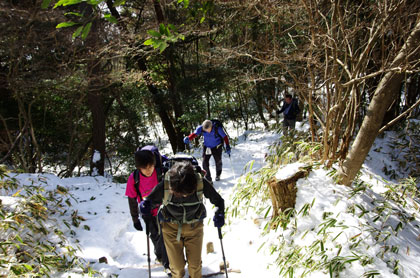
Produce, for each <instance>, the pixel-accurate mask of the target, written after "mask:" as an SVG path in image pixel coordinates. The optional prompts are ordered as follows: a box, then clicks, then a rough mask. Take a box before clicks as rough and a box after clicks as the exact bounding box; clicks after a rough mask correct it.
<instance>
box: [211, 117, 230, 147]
mask: <svg viewBox="0 0 420 278" xmlns="http://www.w3.org/2000/svg"><path fill="white" fill-rule="evenodd" d="M210 121H211V124H212V126H213V128H214V133H215V134H216V136H219V137H220V138H221V139H222V142H223V138H222V136H221V135H220V134H219V127H221V128H222V129H223V131H224V132H225V134H226V136H227V137H228V138H229V135H228V133H227V131H226V129H225V127H224V126H223V123H222V122H221V121H220V120H217V119H212V120H210Z"/></svg>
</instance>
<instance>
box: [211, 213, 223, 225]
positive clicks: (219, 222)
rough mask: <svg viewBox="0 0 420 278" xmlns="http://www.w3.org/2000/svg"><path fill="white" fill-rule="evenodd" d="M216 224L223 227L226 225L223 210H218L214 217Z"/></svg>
mask: <svg viewBox="0 0 420 278" xmlns="http://www.w3.org/2000/svg"><path fill="white" fill-rule="evenodd" d="M213 222H214V226H215V227H217V228H221V227H222V226H223V225H225V214H224V213H222V212H216V213H215V214H214V217H213Z"/></svg>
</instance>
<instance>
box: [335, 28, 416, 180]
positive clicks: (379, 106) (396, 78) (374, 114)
mask: <svg viewBox="0 0 420 278" xmlns="http://www.w3.org/2000/svg"><path fill="white" fill-rule="evenodd" d="M419 45H420V21H418V22H417V24H416V26H415V27H414V29H413V31H412V32H411V34H410V36H409V37H408V39H407V41H406V42H405V44H404V46H403V47H402V49H401V50H400V52H399V53H398V55H397V56H396V57H395V59H394V61H393V62H392V65H391V71H390V72H388V73H386V74H385V75H384V77H383V78H382V79H381V81H380V83H379V85H378V87H377V89H376V90H375V93H374V95H373V98H372V101H371V103H370V105H369V108H368V111H367V115H366V116H365V118H364V120H363V123H362V126H361V127H360V130H359V132H358V134H357V136H356V139H355V141H354V143H353V145H352V148H351V151H350V152H349V154H348V155H347V157H346V159H345V160H344V162H343V164H342V165H341V167H340V169H339V171H338V181H339V182H340V183H341V184H344V185H350V184H351V183H352V182H353V180H354V178H355V177H356V174H357V172H358V171H359V170H360V168H361V167H362V164H363V162H364V161H365V158H366V156H367V154H368V152H369V150H370V148H371V147H372V144H373V142H374V141H375V138H376V136H377V135H378V132H379V129H380V128H381V124H382V121H383V118H384V115H385V113H386V111H387V109H388V108H389V107H390V105H391V104H392V102H393V101H394V100H395V96H396V95H397V94H399V89H400V86H401V82H402V81H403V79H404V71H403V68H404V67H405V66H406V64H405V63H406V62H407V63H410V62H412V61H414V60H416V59H418V58H419V56H420V49H419ZM395 68H398V69H400V70H398V71H396V70H395Z"/></svg>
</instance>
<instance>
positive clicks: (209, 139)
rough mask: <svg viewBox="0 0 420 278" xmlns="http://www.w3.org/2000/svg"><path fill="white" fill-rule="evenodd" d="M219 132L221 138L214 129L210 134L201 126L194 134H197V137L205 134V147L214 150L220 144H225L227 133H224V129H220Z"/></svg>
mask: <svg viewBox="0 0 420 278" xmlns="http://www.w3.org/2000/svg"><path fill="white" fill-rule="evenodd" d="M217 131H218V133H219V136H218V135H217V134H216V132H215V130H214V128H212V129H211V131H210V132H205V131H204V130H203V126H201V125H200V126H198V127H197V129H196V130H195V131H194V132H193V134H195V135H196V136H199V135H201V134H203V137H204V146H205V147H207V148H214V147H217V146H218V145H220V144H223V139H224V138H225V137H226V133H225V132H224V131H223V128H221V127H218V129H217ZM194 137H195V136H194ZM190 139H191V138H190Z"/></svg>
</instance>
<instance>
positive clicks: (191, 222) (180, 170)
mask: <svg viewBox="0 0 420 278" xmlns="http://www.w3.org/2000/svg"><path fill="white" fill-rule="evenodd" d="M203 196H204V197H206V198H208V199H210V202H211V203H212V204H214V205H215V206H216V207H217V210H216V212H215V215H214V217H213V221H214V225H215V226H216V227H219V228H220V227H222V226H223V225H224V223H225V216H224V209H225V206H224V200H223V198H222V197H221V196H220V195H219V193H217V191H216V190H215V189H214V187H213V186H212V185H211V183H210V182H209V181H207V180H206V179H203V178H202V176H201V174H200V173H199V172H197V171H195V170H194V167H193V165H192V164H191V163H190V162H188V161H181V162H176V163H175V164H174V165H173V166H172V167H171V169H170V170H169V171H168V172H167V173H166V174H165V178H164V181H161V182H160V183H159V184H158V185H157V186H156V187H155V188H154V189H153V191H152V192H151V193H150V194H149V196H147V197H146V198H145V199H144V200H143V201H142V202H141V203H140V211H141V213H142V214H145V215H147V214H149V213H150V211H151V209H152V208H153V207H155V206H156V205H157V204H160V203H162V206H161V208H160V210H159V214H158V216H159V220H160V221H161V224H162V233H163V239H164V241H165V246H166V250H167V252H168V257H169V262H170V269H171V272H172V277H173V278H183V277H184V275H185V263H186V262H187V263H188V273H189V275H190V277H191V278H201V270H202V264H201V250H202V245H203V235H204V233H203V219H204V218H205V217H206V208H205V207H204V204H203ZM184 249H185V255H184Z"/></svg>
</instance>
